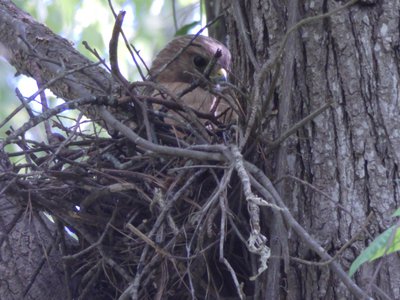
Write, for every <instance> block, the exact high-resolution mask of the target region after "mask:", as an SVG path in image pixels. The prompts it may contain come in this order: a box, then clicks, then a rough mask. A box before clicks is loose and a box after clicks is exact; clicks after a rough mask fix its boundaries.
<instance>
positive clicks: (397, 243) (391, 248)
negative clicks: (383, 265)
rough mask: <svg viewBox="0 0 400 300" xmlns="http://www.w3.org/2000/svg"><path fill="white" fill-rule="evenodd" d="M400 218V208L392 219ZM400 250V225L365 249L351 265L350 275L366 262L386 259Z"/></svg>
mask: <svg viewBox="0 0 400 300" xmlns="http://www.w3.org/2000/svg"><path fill="white" fill-rule="evenodd" d="M399 216H400V208H398V209H397V210H396V211H395V212H394V213H393V215H392V217H399ZM399 250H400V223H399V222H398V224H396V225H393V226H392V227H390V228H388V229H387V230H385V231H384V232H383V233H381V234H380V235H379V236H378V237H377V238H376V239H375V240H374V241H373V242H372V243H371V244H370V245H369V246H368V247H367V248H365V249H364V250H363V251H362V252H361V253H360V255H359V256H358V257H357V258H356V260H355V261H354V262H353V263H352V264H351V266H350V270H349V275H350V276H353V275H354V273H355V272H356V271H357V270H358V269H359V268H360V267H361V266H362V265H363V264H364V263H366V262H372V261H374V260H375V259H378V258H381V257H384V256H385V255H389V254H391V253H394V252H397V251H399Z"/></svg>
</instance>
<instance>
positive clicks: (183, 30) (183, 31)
mask: <svg viewBox="0 0 400 300" xmlns="http://www.w3.org/2000/svg"><path fill="white" fill-rule="evenodd" d="M197 25H200V21H194V22H192V23H189V24H186V25H184V26H182V27H181V28H179V29H178V31H177V32H176V33H175V36H180V35H185V34H188V32H189V30H190V29H192V28H194V27H196V26H197Z"/></svg>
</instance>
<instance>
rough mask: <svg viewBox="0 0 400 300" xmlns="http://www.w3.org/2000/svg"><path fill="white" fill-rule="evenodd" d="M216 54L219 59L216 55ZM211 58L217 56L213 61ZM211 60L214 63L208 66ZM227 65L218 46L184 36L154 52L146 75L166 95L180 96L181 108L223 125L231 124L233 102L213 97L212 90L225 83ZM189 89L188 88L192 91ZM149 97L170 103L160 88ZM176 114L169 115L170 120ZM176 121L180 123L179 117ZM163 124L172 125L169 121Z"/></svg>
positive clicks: (225, 55) (227, 54)
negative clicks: (209, 116) (155, 54)
mask: <svg viewBox="0 0 400 300" xmlns="http://www.w3.org/2000/svg"><path fill="white" fill-rule="evenodd" d="M217 51H218V52H219V54H220V55H219V57H218V55H216V53H217ZM214 56H215V58H217V57H218V59H217V60H216V61H215V58H214ZM213 58H214V61H215V64H214V65H210V66H209V64H210V61H211V60H212V59H213ZM230 66H231V54H230V52H229V50H228V48H226V47H225V46H224V45H223V44H222V43H220V42H218V41H217V40H215V39H213V38H211V37H207V36H201V35H199V36H194V35H186V36H180V37H177V38H175V39H173V40H172V41H171V42H169V43H168V44H167V46H166V47H165V48H164V49H162V50H161V51H160V52H159V53H158V55H157V56H156V58H155V59H154V61H153V63H152V66H151V69H150V71H149V74H150V78H151V79H152V80H154V81H155V82H156V83H157V84H159V85H160V86H161V87H162V88H164V89H166V90H167V91H168V92H169V93H171V94H173V95H175V96H179V95H181V97H180V103H181V104H183V105H184V106H187V107H190V108H191V109H193V110H195V111H197V112H200V113H203V114H208V115H212V116H213V117H214V120H217V121H218V122H219V123H226V122H230V121H232V120H231V119H232V116H234V115H236V114H235V113H234V112H233V110H232V105H233V102H234V101H230V100H229V97H225V96H224V97H217V96H216V94H215V93H213V92H212V91H213V90H220V89H219V84H220V83H221V82H224V81H226V80H227V74H228V72H229V71H230ZM210 67H212V69H211V70H210V71H209V76H208V78H205V77H204V72H205V71H206V68H207V69H208V68H210ZM196 82H197V83H198V85H196V87H195V88H194V89H193V83H196ZM189 87H192V90H190V89H189ZM188 89H189V90H190V91H188ZM185 91H188V92H186V93H185ZM153 96H155V97H157V98H163V99H168V100H171V99H170V97H168V95H165V93H163V92H162V91H161V89H160V90H159V91H156V92H154V93H153ZM169 113H170V112H169ZM176 114H177V113H176V112H172V115H173V116H174V117H176ZM228 115H229V117H227V116H228ZM176 119H178V120H180V121H182V122H184V120H183V119H182V116H179V117H177V118H176ZM186 121H187V116H186ZM166 122H167V123H169V124H173V125H175V124H176V122H174V121H171V120H170V121H168V120H166ZM203 124H204V122H203Z"/></svg>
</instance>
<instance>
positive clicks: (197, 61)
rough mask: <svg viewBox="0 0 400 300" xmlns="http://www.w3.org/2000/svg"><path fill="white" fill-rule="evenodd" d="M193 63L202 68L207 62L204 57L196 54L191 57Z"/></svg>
mask: <svg viewBox="0 0 400 300" xmlns="http://www.w3.org/2000/svg"><path fill="white" fill-rule="evenodd" d="M193 63H194V65H195V66H196V67H197V68H199V69H204V68H205V67H206V66H207V64H208V61H207V60H206V59H205V58H204V57H202V56H199V55H196V56H195V57H194V58H193Z"/></svg>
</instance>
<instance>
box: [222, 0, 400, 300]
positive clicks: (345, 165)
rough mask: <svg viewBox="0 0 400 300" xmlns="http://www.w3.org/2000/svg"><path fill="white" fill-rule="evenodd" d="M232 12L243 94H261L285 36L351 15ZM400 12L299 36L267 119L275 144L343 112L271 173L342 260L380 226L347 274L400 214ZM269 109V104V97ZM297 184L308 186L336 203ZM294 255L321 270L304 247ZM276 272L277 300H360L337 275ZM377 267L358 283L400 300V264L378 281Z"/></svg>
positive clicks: (357, 9)
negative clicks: (264, 73)
mask: <svg viewBox="0 0 400 300" xmlns="http://www.w3.org/2000/svg"><path fill="white" fill-rule="evenodd" d="M222 2H223V5H224V7H225V9H226V11H227V16H226V20H227V28H228V34H229V36H230V48H231V50H232V51H233V57H234V58H235V63H234V66H235V68H236V72H235V74H240V80H241V82H245V83H247V86H248V87H250V89H251V88H252V85H254V82H255V81H256V80H255V78H256V76H257V71H258V69H257V68H258V66H257V64H258V65H259V66H262V65H263V64H264V63H268V61H269V60H271V59H273V58H274V56H276V55H277V49H278V48H279V46H280V43H281V42H282V40H283V38H284V35H285V32H287V31H288V29H289V28H290V27H291V26H293V25H294V24H295V23H296V21H300V20H301V19H304V18H307V17H311V16H317V15H320V14H323V13H326V12H329V11H331V10H333V9H335V8H337V7H339V6H340V5H343V4H344V3H343V2H339V1H322V2H315V1H287V3H285V2H281V1H274V0H272V1H271V0H261V1H244V2H241V1H222ZM399 8H400V3H399V1H377V2H376V3H375V4H374V5H365V3H360V4H355V5H353V6H351V7H350V8H347V9H345V10H343V11H340V12H338V13H336V14H334V15H332V16H331V17H329V18H324V19H319V20H315V21H313V22H311V23H309V24H306V25H304V26H302V27H301V28H300V29H299V30H296V31H294V32H293V33H292V34H291V35H290V37H289V40H288V43H287V45H286V47H285V49H284V52H283V56H282V60H281V72H280V76H279V80H278V85H277V87H276V89H275V95H274V99H273V103H272V104H271V106H270V107H269V112H270V115H266V116H264V117H265V118H268V119H269V120H270V121H269V122H268V125H267V128H266V132H268V136H269V137H270V138H271V139H274V138H276V137H278V136H279V135H280V134H281V133H282V132H284V131H285V130H286V129H287V128H289V127H290V126H291V125H293V124H294V123H295V122H297V121H299V120H301V119H302V118H304V117H305V116H307V115H308V114H310V112H312V111H314V110H315V109H317V108H319V107H321V106H322V105H324V104H325V103H327V102H328V101H330V100H333V101H334V103H335V104H334V105H333V107H332V108H330V109H329V110H327V111H325V112H324V113H323V114H321V115H320V116H318V117H317V118H315V119H314V120H312V121H311V122H310V123H309V124H308V125H306V126H304V127H303V128H301V129H299V130H298V131H297V132H296V134H294V135H292V136H291V137H290V138H289V139H287V140H286V141H285V142H284V143H282V144H280V146H279V147H278V148H277V149H276V150H268V149H267V150H266V152H267V153H268V154H267V155H268V162H267V165H266V167H267V170H268V171H267V174H269V176H270V177H271V179H275V180H276V179H280V178H281V179H282V178H283V179H284V180H283V181H281V183H280V184H279V186H278V190H279V192H280V193H281V196H282V197H283V198H284V200H285V202H286V204H287V205H288V206H289V207H290V210H291V212H292V214H293V215H294V216H295V217H296V219H297V220H298V221H299V222H300V223H301V224H302V225H303V226H304V227H305V228H306V229H307V230H308V231H309V232H310V233H311V235H312V236H313V237H315V239H316V240H317V241H318V242H319V243H320V244H321V246H322V247H324V248H325V249H326V250H327V251H328V252H329V253H330V254H332V255H334V254H335V252H336V251H338V249H340V248H341V247H342V246H343V245H344V244H345V243H346V242H347V241H349V240H350V239H351V238H352V237H353V236H354V235H355V234H356V232H357V231H359V230H360V228H361V227H362V224H363V222H364V221H365V220H366V217H367V216H368V215H369V214H370V213H371V212H372V213H373V214H374V217H373V221H372V222H371V223H370V224H369V226H368V227H367V229H368V230H367V232H365V233H364V235H363V236H362V237H361V238H360V240H359V241H357V242H355V243H353V244H352V245H351V246H350V247H349V248H347V249H346V250H345V251H344V253H343V254H342V255H340V257H339V259H338V261H339V262H340V263H341V264H342V265H343V266H344V268H348V267H349V266H350V264H351V262H352V261H353V260H354V258H355V257H356V256H357V255H358V254H359V253H360V251H361V250H362V249H363V248H365V247H366V245H368V243H369V242H370V241H371V240H372V239H373V237H375V236H376V235H377V234H378V233H380V232H382V231H383V230H385V229H386V228H388V226H389V224H390V222H391V219H390V214H391V213H392V212H393V211H394V210H395V209H396V208H397V207H399V198H398V189H399V186H398V176H399V174H398V163H399V155H400V152H399V142H400V139H399V128H400V121H399V118H398V111H399V107H398V101H399V91H398V89H399V63H398V47H399V28H398V19H399V13H398V12H399ZM238 12H239V13H238ZM238 14H239V16H238ZM246 39H247V40H248V41H247V42H246ZM246 43H248V45H246ZM249 50H251V51H250V53H249ZM252 56H253V57H254V58H253V59H252ZM254 62H256V64H255V63H254ZM274 71H275V69H274V68H272V69H271V70H270V73H269V74H270V75H269V76H268V77H267V80H266V81H265V85H264V86H262V87H260V88H261V89H262V92H261V93H260V94H261V95H267V94H268V90H269V88H270V84H271V78H272V76H273V74H274ZM252 100H254V99H250V101H252ZM259 100H260V101H265V96H264V98H262V99H259ZM272 112H274V114H272ZM276 112H277V114H275V113H276ZM288 175H290V176H294V177H297V178H298V179H301V180H303V181H306V182H307V183H309V184H311V185H312V186H314V187H315V188H317V189H319V190H320V191H322V192H324V193H325V194H326V195H329V199H328V198H327V197H326V196H324V195H323V194H322V193H320V192H316V191H315V190H314V189H312V188H310V187H308V186H306V185H305V184H304V183H301V182H300V181H298V180H295V179H293V178H289V177H287V176H288ZM285 176H286V177H285ZM279 251H280V249H279V247H278V249H275V251H274V253H275V254H276V255H280V254H279ZM290 255H291V256H293V257H299V258H302V259H307V260H317V261H318V258H317V257H316V255H315V253H313V252H312V251H310V250H309V249H308V247H305V245H304V243H302V241H301V240H299V239H298V237H296V236H293V235H292V236H291V237H290ZM274 264H276V262H275V263H274V262H272V265H271V267H272V268H273V269H272V270H274V271H273V272H271V273H270V274H269V275H268V283H269V284H271V285H269V292H266V293H267V294H268V295H270V296H271V299H277V298H278V294H277V293H279V295H281V296H283V297H284V298H287V299H350V298H351V295H350V294H349V292H348V290H347V289H346V288H344V287H343V285H341V284H340V282H339V281H338V279H337V278H336V277H335V276H334V275H332V273H331V272H330V271H329V269H328V268H327V267H326V266H324V267H318V266H307V265H304V264H301V263H297V262H291V264H290V269H289V270H288V272H287V273H286V274H285V273H284V272H280V269H279V267H276V266H275V267H274ZM377 266H378V265H377V263H370V264H367V265H365V266H364V267H363V268H362V270H361V271H360V272H358V273H357V274H356V276H355V279H356V282H357V283H358V284H359V285H360V286H362V287H363V288H364V289H365V290H366V291H367V292H368V293H371V294H372V295H374V297H376V298H379V299H381V298H382V299H385V298H384V296H382V294H380V291H379V290H382V291H384V293H386V294H387V295H388V297H389V298H390V299H398V298H400V290H399V288H398V287H399V285H400V275H399V274H400V272H399V270H400V259H399V257H398V256H397V255H391V256H388V257H387V258H385V259H384V260H383V264H382V265H381V266H379V267H380V268H379V271H378V273H377V276H376V277H374V276H373V274H374V272H376V271H377ZM270 270H271V269H270ZM278 274H279V275H278ZM277 276H278V277H279V279H280V280H276V277H277ZM371 280H372V282H371ZM279 285H280V286H281V287H280V288H279V287H278V286H279ZM267 298H268V297H267Z"/></svg>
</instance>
